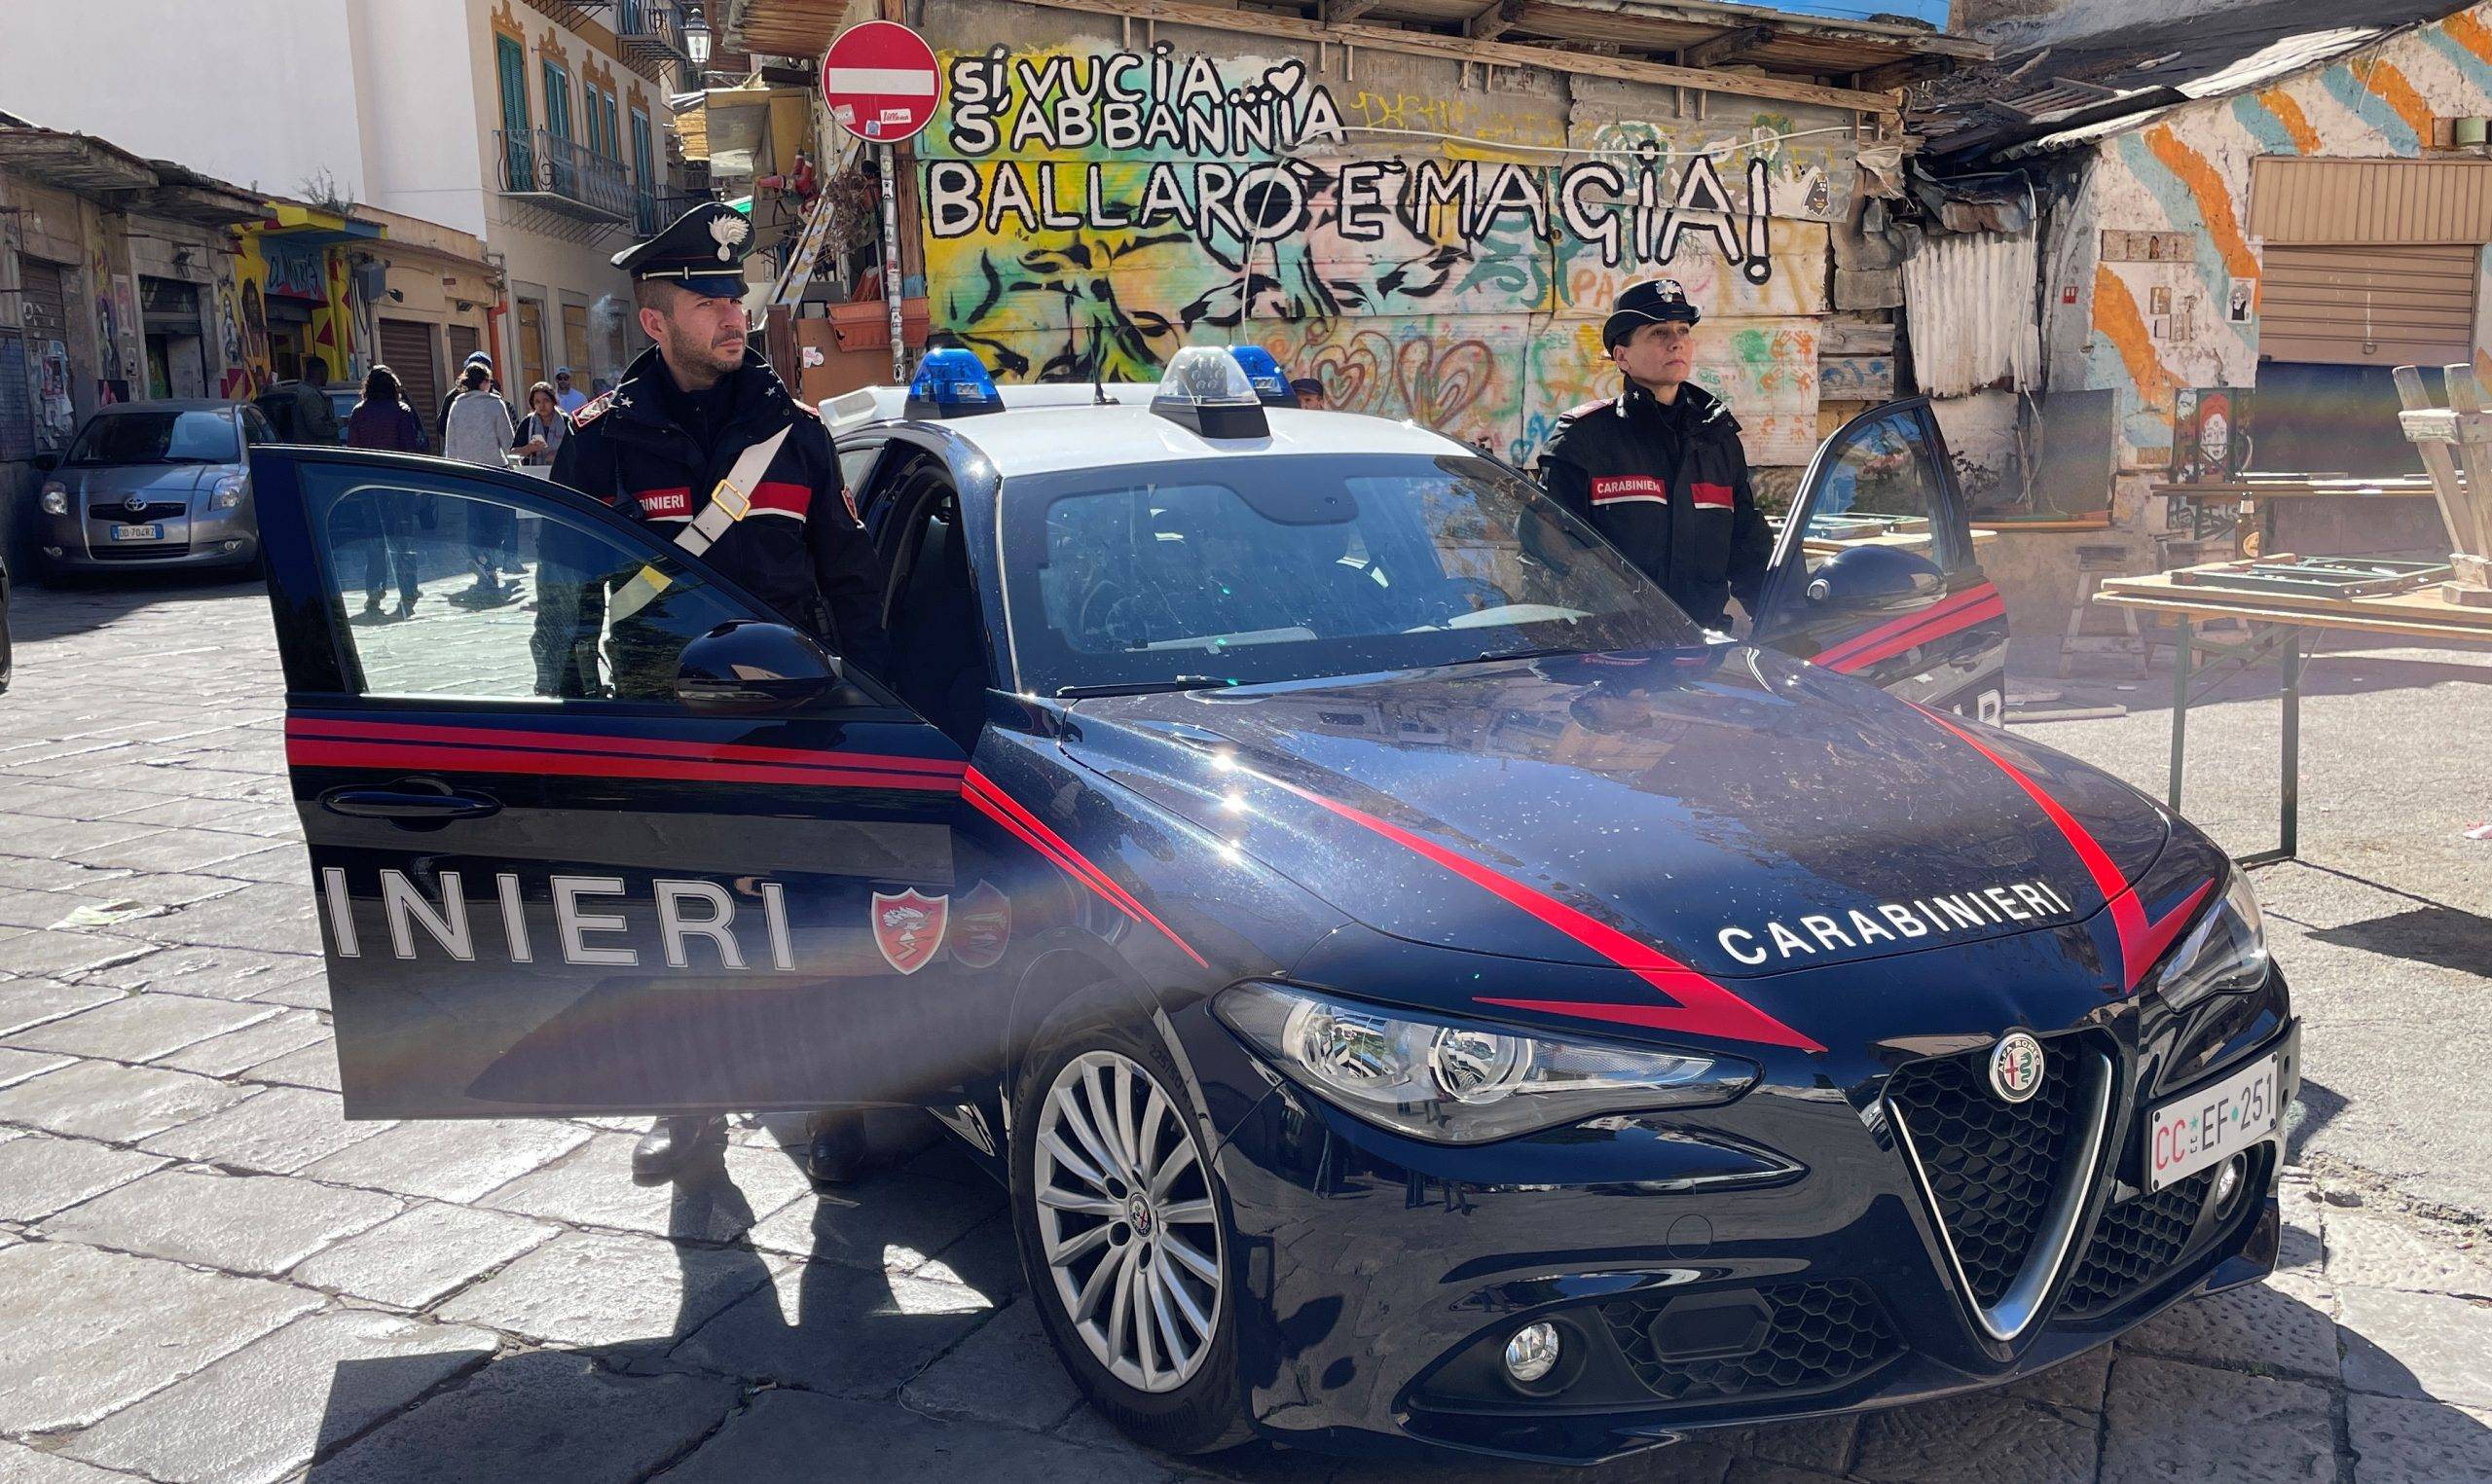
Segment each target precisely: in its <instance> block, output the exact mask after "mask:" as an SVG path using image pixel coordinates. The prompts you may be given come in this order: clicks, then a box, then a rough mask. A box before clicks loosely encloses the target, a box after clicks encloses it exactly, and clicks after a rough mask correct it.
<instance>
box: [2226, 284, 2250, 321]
mask: <svg viewBox="0 0 2492 1484" xmlns="http://www.w3.org/2000/svg"><path fill="white" fill-rule="evenodd" d="M2257 304H2258V280H2257V279H2255V278H2235V279H2233V280H2232V292H2231V293H2229V294H2227V295H2226V296H2225V297H2224V302H2223V305H2224V308H2223V317H2224V319H2225V321H2226V322H2227V323H2230V324H2236V325H2246V324H2248V323H2250V316H2251V315H2252V314H2253V313H2254V312H2256V307H2257Z"/></svg>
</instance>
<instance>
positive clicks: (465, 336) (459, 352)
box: [448, 325, 477, 371]
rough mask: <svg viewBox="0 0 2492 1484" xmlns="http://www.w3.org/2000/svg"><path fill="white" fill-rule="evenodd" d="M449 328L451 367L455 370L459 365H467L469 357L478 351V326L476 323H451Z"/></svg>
mask: <svg viewBox="0 0 2492 1484" xmlns="http://www.w3.org/2000/svg"><path fill="white" fill-rule="evenodd" d="M448 330H449V334H450V365H451V369H452V370H454V371H455V370H457V369H458V367H461V366H464V365H466V364H467V357H469V356H471V355H474V354H475V353H476V350H477V341H476V327H475V326H474V325H451V326H449V327H448Z"/></svg>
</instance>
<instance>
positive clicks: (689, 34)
mask: <svg viewBox="0 0 2492 1484" xmlns="http://www.w3.org/2000/svg"><path fill="white" fill-rule="evenodd" d="M683 50H684V52H685V54H687V55H689V56H690V57H691V58H692V70H693V71H695V72H698V71H700V70H701V69H702V68H704V67H706V66H708V65H710V22H709V21H708V20H706V19H704V18H702V15H701V7H699V6H697V5H696V6H694V7H692V9H691V10H689V11H686V12H685V13H684V16H683Z"/></svg>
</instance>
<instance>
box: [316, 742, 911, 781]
mask: <svg viewBox="0 0 2492 1484" xmlns="http://www.w3.org/2000/svg"><path fill="white" fill-rule="evenodd" d="M285 760H286V762H287V764H288V765H289V766H292V767H297V768H377V769H385V770H395V771H403V772H409V773H503V774H516V775H522V776H534V775H548V776H553V777H560V778H656V779H660V780H664V781H668V782H680V783H793V784H798V785H801V786H806V787H816V788H898V789H910V790H916V791H922V792H938V793H952V792H955V791H957V790H958V788H959V786H960V785H959V783H958V782H956V781H955V780H954V779H951V778H941V777H937V776H935V775H933V774H924V773H896V772H895V773H886V772H876V771H870V770H866V769H861V768H841V767H837V766H832V765H826V764H825V765H817V766H813V767H803V768H798V767H788V766H785V765H773V764H764V763H718V762H700V761H695V760H692V759H682V758H662V757H641V756H631V755H621V756H600V755H596V754H591V753H582V752H547V751H537V750H533V749H524V748H513V747H454V746H444V745H441V744H439V743H434V742H342V741H338V740H334V739H329V738H317V737H290V738H288V739H286V743H285Z"/></svg>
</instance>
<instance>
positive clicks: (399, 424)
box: [339, 366, 424, 618]
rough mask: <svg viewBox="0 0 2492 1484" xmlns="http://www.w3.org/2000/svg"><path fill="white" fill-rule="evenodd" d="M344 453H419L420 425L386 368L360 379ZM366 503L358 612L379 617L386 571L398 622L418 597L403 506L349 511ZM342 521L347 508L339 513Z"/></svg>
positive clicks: (383, 503)
mask: <svg viewBox="0 0 2492 1484" xmlns="http://www.w3.org/2000/svg"><path fill="white" fill-rule="evenodd" d="M347 447H348V448H350V449H384V450H387V451H389V452H398V453H421V452H424V428H423V424H422V423H421V422H420V421H418V420H417V419H416V410H415V409H414V408H412V407H409V406H408V405H407V403H406V400H405V398H404V397H402V396H401V395H400V394H399V389H398V377H397V374H396V373H395V372H392V371H391V370H390V369H389V368H388V367H386V366H375V367H373V368H372V371H371V373H370V374H369V375H367V376H366V377H365V378H364V379H363V400H361V401H360V402H357V403H356V404H355V405H354V411H353V412H351V413H349V414H348V415H347ZM365 503H369V504H370V505H371V506H373V507H375V509H367V510H364V511H363V512H362V514H363V515H365V516H366V517H367V518H369V517H373V516H374V515H375V514H376V511H377V519H367V521H366V524H367V525H369V526H371V527H372V528H371V529H370V530H368V531H367V532H366V533H365V535H364V536H363V537H362V539H363V542H364V548H363V553H364V555H363V611H364V612H366V613H379V612H380V611H381V595H382V593H383V592H384V591H385V589H386V588H387V587H388V586H389V569H390V568H391V567H393V566H394V567H395V568H396V569H397V572H398V616H399V617H400V618H405V617H406V616H407V615H408V614H410V613H412V612H414V611H415V607H416V598H417V597H418V594H417V588H416V581H417V572H416V558H415V552H414V549H413V545H412V543H411V542H410V540H409V532H408V529H407V512H406V507H405V504H404V503H403V502H402V501H398V500H377V501H367V500H366V499H365V497H362V496H357V497H356V498H355V499H354V500H350V501H348V504H349V505H357V504H365ZM339 514H340V516H341V517H342V518H343V517H345V516H346V515H347V508H346V507H344V506H342V507H341V508H340V510H339Z"/></svg>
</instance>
